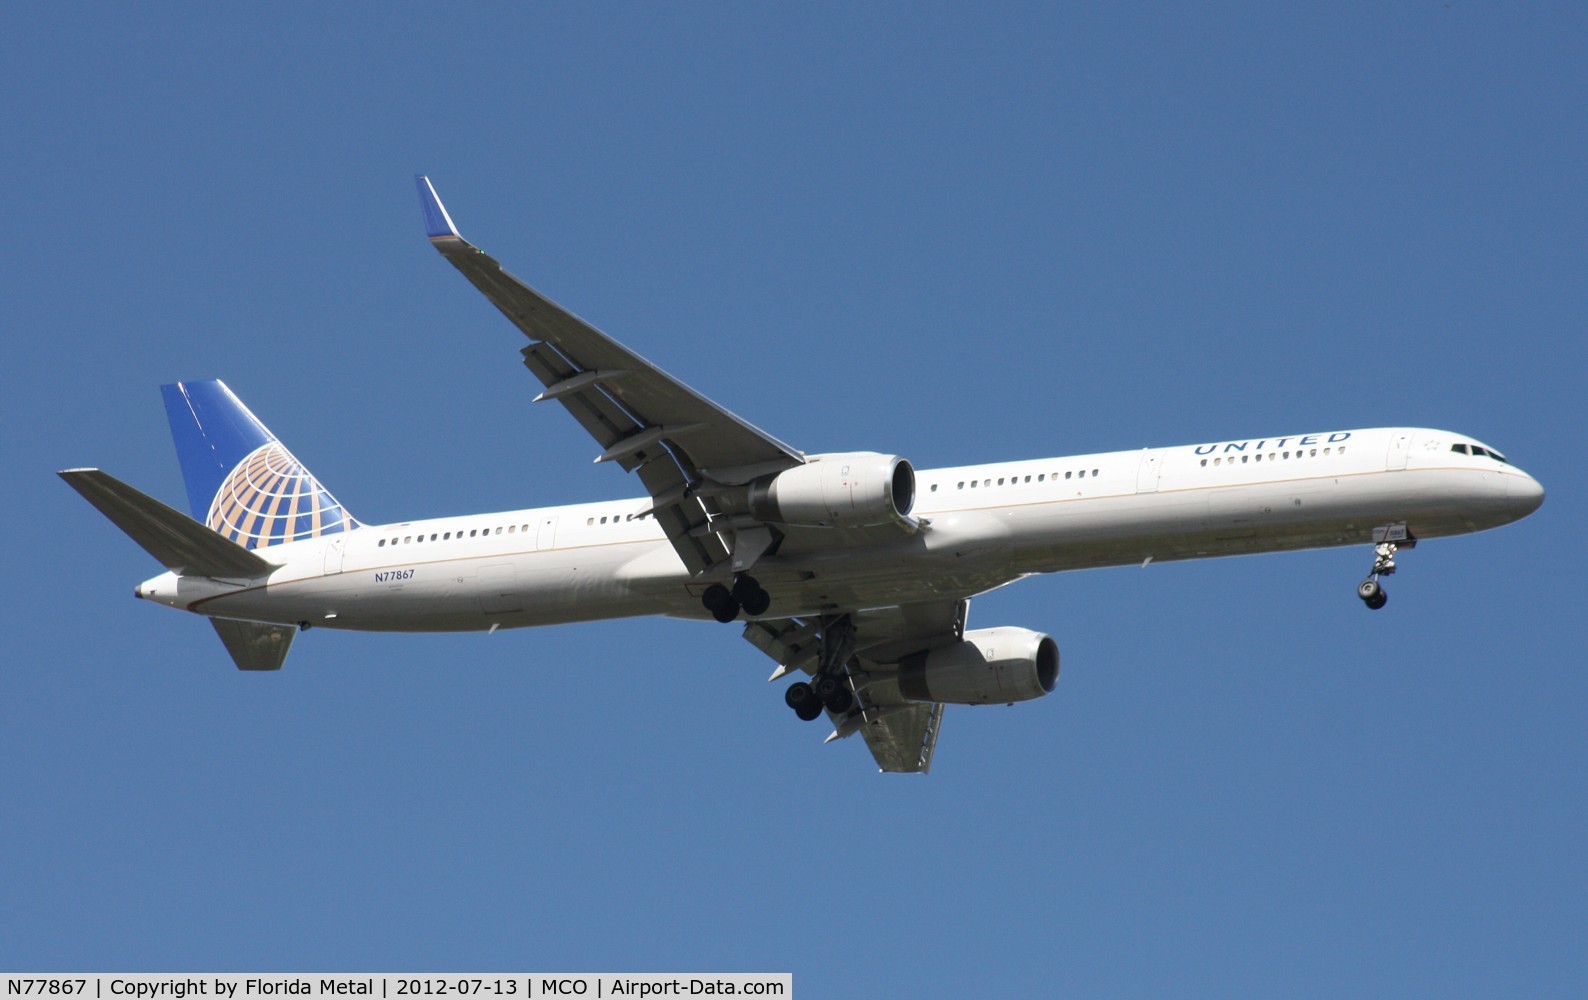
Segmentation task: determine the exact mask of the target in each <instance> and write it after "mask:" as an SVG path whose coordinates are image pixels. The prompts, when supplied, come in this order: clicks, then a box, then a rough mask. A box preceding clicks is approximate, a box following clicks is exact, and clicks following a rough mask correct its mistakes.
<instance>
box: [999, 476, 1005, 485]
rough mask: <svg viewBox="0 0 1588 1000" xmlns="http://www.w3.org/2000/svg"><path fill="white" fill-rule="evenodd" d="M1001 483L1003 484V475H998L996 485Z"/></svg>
mask: <svg viewBox="0 0 1588 1000" xmlns="http://www.w3.org/2000/svg"><path fill="white" fill-rule="evenodd" d="M1003 484H1004V477H1003V476H999V477H998V485H999V486H1002V485H1003Z"/></svg>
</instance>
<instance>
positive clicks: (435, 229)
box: [414, 174, 463, 240]
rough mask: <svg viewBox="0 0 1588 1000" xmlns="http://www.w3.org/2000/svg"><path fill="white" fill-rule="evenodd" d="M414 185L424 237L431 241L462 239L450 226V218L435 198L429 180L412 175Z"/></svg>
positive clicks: (433, 187)
mask: <svg viewBox="0 0 1588 1000" xmlns="http://www.w3.org/2000/svg"><path fill="white" fill-rule="evenodd" d="M414 183H415V184H416V185H417V186H418V187H419V206H420V207H421V208H422V209H424V213H425V235H426V236H428V237H430V238H431V239H432V240H461V239H463V234H461V233H459V232H458V227H457V226H455V225H453V224H452V216H450V215H448V214H447V210H446V208H444V207H443V206H442V204H441V199H440V198H438V197H436V189H435V185H433V184H431V183H430V178H428V177H426V176H425V175H424V174H414Z"/></svg>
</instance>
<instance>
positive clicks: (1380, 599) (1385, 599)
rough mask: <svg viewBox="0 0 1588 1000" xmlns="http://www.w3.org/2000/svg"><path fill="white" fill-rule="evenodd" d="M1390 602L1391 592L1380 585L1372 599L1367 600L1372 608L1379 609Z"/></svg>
mask: <svg viewBox="0 0 1588 1000" xmlns="http://www.w3.org/2000/svg"><path fill="white" fill-rule="evenodd" d="M1388 603H1389V593H1388V592H1387V591H1385V590H1384V588H1382V587H1380V588H1379V592H1378V594H1377V595H1376V596H1375V597H1374V598H1373V599H1372V600H1371V601H1368V602H1367V606H1368V607H1369V608H1371V609H1372V610H1374V611H1377V610H1378V609H1379V608H1382V607H1383V606H1384V605H1386V604H1388Z"/></svg>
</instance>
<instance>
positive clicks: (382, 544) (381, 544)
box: [375, 538, 386, 549]
mask: <svg viewBox="0 0 1588 1000" xmlns="http://www.w3.org/2000/svg"><path fill="white" fill-rule="evenodd" d="M375 547H376V548H378V549H384V548H385V547H386V539H384V538H382V539H381V540H380V542H379V543H377V544H376V546H375Z"/></svg>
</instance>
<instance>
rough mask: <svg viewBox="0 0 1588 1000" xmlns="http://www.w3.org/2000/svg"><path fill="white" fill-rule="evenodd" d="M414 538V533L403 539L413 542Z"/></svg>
mask: <svg viewBox="0 0 1588 1000" xmlns="http://www.w3.org/2000/svg"><path fill="white" fill-rule="evenodd" d="M413 540H414V536H412V535H406V536H404V537H403V541H405V542H411V541H413Z"/></svg>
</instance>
